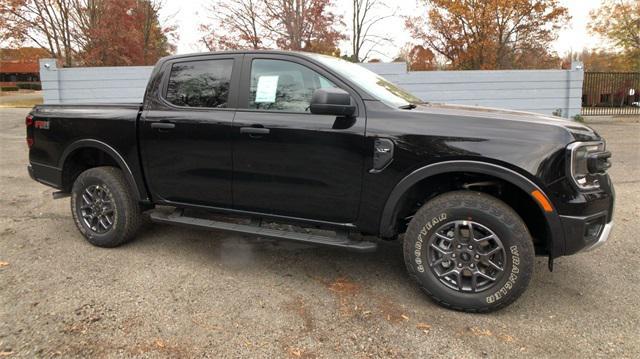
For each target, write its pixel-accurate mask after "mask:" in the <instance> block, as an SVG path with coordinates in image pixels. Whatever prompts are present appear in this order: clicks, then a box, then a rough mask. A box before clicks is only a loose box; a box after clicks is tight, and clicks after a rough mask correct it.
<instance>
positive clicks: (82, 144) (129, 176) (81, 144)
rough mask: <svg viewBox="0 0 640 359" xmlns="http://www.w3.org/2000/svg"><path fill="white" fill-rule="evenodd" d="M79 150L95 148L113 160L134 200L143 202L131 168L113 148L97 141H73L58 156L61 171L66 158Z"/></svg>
mask: <svg viewBox="0 0 640 359" xmlns="http://www.w3.org/2000/svg"><path fill="white" fill-rule="evenodd" d="M81 148H96V149H99V150H101V151H102V152H105V153H106V154H108V155H109V156H111V158H113V160H114V161H116V163H117V164H118V166H119V167H120V169H122V172H123V173H124V177H125V179H126V180H127V182H128V183H129V186H131V188H132V189H133V191H134V194H135V196H136V198H137V199H138V200H139V201H143V200H146V199H147V198H146V196H143V195H142V193H141V192H140V188H138V185H137V183H136V179H135V177H134V176H133V172H131V168H130V167H129V165H128V164H127V161H125V160H124V158H123V157H122V156H121V155H120V153H118V151H116V150H115V149H114V148H113V147H111V146H109V145H108V144H106V143H104V142H102V141H99V140H95V139H83V140H78V141H75V142H73V143H72V144H70V145H69V146H67V148H66V149H65V150H64V152H63V153H62V156H60V161H59V162H58V167H59V168H60V170H61V171H64V164H65V162H66V161H67V158H68V157H69V155H71V154H72V153H73V152H75V151H76V150H78V149H81Z"/></svg>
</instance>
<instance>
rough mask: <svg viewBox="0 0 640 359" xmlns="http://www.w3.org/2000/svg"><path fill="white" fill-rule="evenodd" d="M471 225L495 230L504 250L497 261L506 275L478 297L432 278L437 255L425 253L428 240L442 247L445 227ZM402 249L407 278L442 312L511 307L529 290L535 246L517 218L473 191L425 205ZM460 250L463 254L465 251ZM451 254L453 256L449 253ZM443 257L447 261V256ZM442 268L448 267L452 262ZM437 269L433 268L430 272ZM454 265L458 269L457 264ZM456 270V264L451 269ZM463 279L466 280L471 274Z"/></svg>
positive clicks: (495, 201)
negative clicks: (459, 224) (437, 305)
mask: <svg viewBox="0 0 640 359" xmlns="http://www.w3.org/2000/svg"><path fill="white" fill-rule="evenodd" d="M460 221H467V222H460ZM469 221H473V222H474V223H478V224H480V225H482V226H484V227H485V229H490V231H493V232H494V233H495V235H496V237H499V241H500V242H501V243H502V245H503V247H504V248H503V252H502V253H504V254H503V255H502V260H501V263H502V265H503V271H502V272H501V273H504V275H502V276H501V277H497V276H496V277H494V278H499V279H496V281H495V282H494V283H493V286H488V287H487V288H486V290H483V291H479V292H472V291H471V290H472V289H467V290H469V292H465V291H463V290H461V289H460V288H463V286H458V285H457V283H456V285H455V286H456V287H457V288H458V289H454V288H451V287H450V286H454V285H453V284H447V283H443V282H442V281H441V279H440V278H439V277H438V276H437V275H436V273H434V272H435V271H436V270H434V269H432V267H431V265H432V264H433V263H434V262H436V261H434V260H433V259H430V258H429V257H431V258H433V255H434V254H433V253H435V252H428V248H427V243H429V242H430V240H429V238H434V239H440V240H441V242H440V243H444V242H443V241H442V239H441V238H442V236H439V237H438V236H437V235H436V232H438V228H443V226H445V225H446V224H447V223H452V222H453V223H469ZM444 228H447V227H444ZM474 228H475V227H474ZM445 230H446V229H445ZM467 233H468V231H467ZM449 235H450V234H449ZM434 236H435V237H434ZM471 238H473V236H472V237H471ZM430 243H433V242H432V241H431V242H430ZM452 243H453V242H452ZM457 243H459V242H457ZM440 245H442V244H440ZM403 248H404V260H405V264H406V267H407V270H408V272H409V275H410V276H411V277H412V278H413V279H415V280H416V282H418V284H419V286H420V288H421V289H422V291H423V292H425V293H426V294H427V295H428V296H429V297H430V298H431V299H433V300H434V301H435V302H436V303H438V304H439V305H441V306H443V307H446V308H450V309H454V310H459V311H465V312H474V313H481V312H491V311H495V310H498V309H501V308H504V307H506V306H507V305H509V304H511V303H513V302H514V301H515V300H516V299H517V298H518V297H519V296H520V295H521V294H522V293H523V292H524V291H525V289H526V288H527V285H528V284H529V280H530V279H531V275H532V272H533V266H534V248H533V241H532V239H531V235H530V234H529V231H528V230H527V227H526V225H525V224H524V222H523V221H522V219H521V218H520V217H519V216H518V214H517V213H516V212H515V211H514V210H513V209H512V208H511V207H509V206H508V205H507V204H505V203H504V202H502V201H501V200H499V199H497V198H495V197H493V196H490V195H488V194H485V193H480V192H473V191H455V192H449V193H445V194H442V195H439V196H437V197H435V198H433V199H432V200H430V201H429V202H427V203H426V204H424V205H423V206H422V207H421V208H420V209H419V210H418V211H417V213H416V214H415V215H414V217H413V219H412V220H411V222H410V223H409V226H408V228H407V231H406V233H405V236H404V244H403ZM463 250H466V249H464V248H463ZM436 251H437V249H436ZM450 253H453V250H451V252H450ZM442 256H443V257H445V258H448V259H450V256H451V254H449V255H448V256H445V255H442ZM459 257H460V255H459V256H458V260H459V261H460V259H459ZM468 257H469V256H468V255H467V256H465V258H468ZM482 258H484V257H482ZM430 261H431V263H430ZM440 263H442V262H440ZM444 263H446V264H447V265H449V263H451V261H445V262H444ZM440 265H441V264H437V265H434V267H437V266H440ZM458 265H460V263H459V262H458ZM458 265H455V264H454V269H455V267H457V266H458ZM464 265H469V266H470V265H471V264H466V263H465V264H464ZM482 265H484V264H482ZM438 268H442V267H438ZM474 268H476V269H478V270H479V269H480V264H476V266H475V267H474ZM446 270H448V269H446ZM442 274H443V273H440V275H442ZM465 274H469V275H470V274H471V271H468V272H465ZM456 278H457V277H456ZM448 285H449V286H448ZM470 288H472V287H471V286H470Z"/></svg>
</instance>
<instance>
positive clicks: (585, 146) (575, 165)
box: [567, 142, 611, 190]
mask: <svg viewBox="0 0 640 359" xmlns="http://www.w3.org/2000/svg"><path fill="white" fill-rule="evenodd" d="M567 151H568V153H569V161H568V172H569V176H570V177H571V179H572V180H573V182H574V183H575V185H576V186H577V187H578V188H579V189H581V190H592V189H596V188H599V187H600V183H599V182H598V177H599V175H602V174H604V173H605V172H606V170H607V169H608V168H609V167H611V163H610V162H609V161H608V160H609V157H611V152H607V151H605V144H604V142H574V143H572V144H570V145H569V146H567Z"/></svg>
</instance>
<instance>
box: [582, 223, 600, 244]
mask: <svg viewBox="0 0 640 359" xmlns="http://www.w3.org/2000/svg"><path fill="white" fill-rule="evenodd" d="M604 221H605V217H601V218H597V219H594V220H591V221H589V222H587V224H586V226H585V227H584V239H585V241H586V242H591V241H594V240H596V239H597V238H598V237H599V236H600V233H602V228H604Z"/></svg>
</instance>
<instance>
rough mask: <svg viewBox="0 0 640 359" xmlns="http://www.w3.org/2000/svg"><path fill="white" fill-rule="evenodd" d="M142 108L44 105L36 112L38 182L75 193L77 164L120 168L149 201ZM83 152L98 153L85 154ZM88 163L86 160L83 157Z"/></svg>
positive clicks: (34, 170)
mask: <svg viewBox="0 0 640 359" xmlns="http://www.w3.org/2000/svg"><path fill="white" fill-rule="evenodd" d="M140 110H141V104H81V105H73V104H72V105H40V106H36V107H34V109H33V110H32V111H31V115H32V116H33V125H32V126H33V128H32V129H31V131H33V135H32V138H33V144H32V146H31V148H30V151H29V162H30V165H31V169H30V171H31V175H32V177H34V179H36V180H37V181H40V182H42V183H45V184H47V185H50V186H52V187H55V188H58V189H60V190H62V191H65V192H66V191H69V189H70V184H71V183H72V180H73V178H71V177H75V175H76V173H74V172H77V171H78V170H79V168H78V169H70V168H69V166H72V165H71V162H73V161H72V160H76V161H82V160H84V161H95V160H96V159H95V158H93V157H96V152H101V153H103V154H100V156H98V158H100V159H98V160H103V161H107V163H114V164H116V165H118V167H120V168H121V169H122V170H123V171H124V172H125V176H127V179H128V180H129V182H133V183H131V184H132V185H134V186H135V187H136V188H137V190H138V194H139V195H140V199H145V198H146V197H147V192H146V188H145V185H144V180H143V176H142V170H141V166H140V161H139V156H138V140H137V119H138V116H139V114H140ZM82 151H93V152H91V153H86V155H84V154H83V153H82ZM83 155H84V158H80V157H83Z"/></svg>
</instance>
